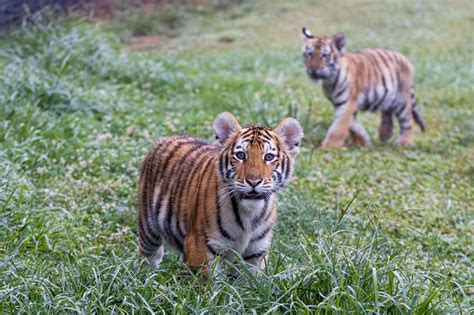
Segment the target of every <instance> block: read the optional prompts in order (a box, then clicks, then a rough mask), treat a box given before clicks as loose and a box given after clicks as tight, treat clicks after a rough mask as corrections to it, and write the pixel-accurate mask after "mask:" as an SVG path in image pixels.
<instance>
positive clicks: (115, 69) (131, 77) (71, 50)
mask: <svg viewBox="0 0 474 315" xmlns="http://www.w3.org/2000/svg"><path fill="white" fill-rule="evenodd" d="M119 43H120V41H119V39H118V37H116V36H114V35H111V34H107V33H105V32H103V31H101V30H100V29H99V28H98V27H97V26H95V25H93V24H89V23H84V21H81V20H79V21H77V20H76V21H66V22H63V23H57V21H54V20H53V19H52V18H49V17H48V15H47V14H43V15H39V18H37V19H35V21H34V22H33V23H24V24H23V25H22V27H20V28H18V29H15V30H14V31H12V33H10V34H8V35H7V38H6V39H5V40H3V41H2V44H3V45H2V47H1V50H0V61H1V68H0V89H1V90H0V103H1V104H2V108H3V109H4V110H5V109H6V110H10V111H11V110H12V109H13V107H14V105H13V104H15V103H17V101H19V102H22V103H30V104H32V105H34V106H37V107H39V108H41V109H45V110H53V111H56V112H61V111H67V110H88V111H97V112H103V111H105V110H108V109H109V110H110V108H111V106H116V104H113V101H116V99H114V97H115V95H114V90H113V89H110V90H108V89H107V88H108V82H109V81H112V83H124V84H128V83H131V82H133V83H135V84H137V85H139V84H142V85H143V84H146V83H149V84H154V85H156V86H162V85H163V84H165V83H166V82H168V81H173V80H174V76H172V75H170V73H168V71H167V69H166V68H165V66H164V64H163V63H160V62H147V61H146V60H142V59H137V58H130V57H128V56H127V55H126V54H123V53H121V52H120V49H119V48H120V46H119ZM104 93H107V94H108V95H107V97H105V96H104Z"/></svg>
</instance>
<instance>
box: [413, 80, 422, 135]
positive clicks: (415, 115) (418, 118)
mask: <svg viewBox="0 0 474 315" xmlns="http://www.w3.org/2000/svg"><path fill="white" fill-rule="evenodd" d="M411 112H412V114H413V119H414V120H415V122H416V124H417V125H418V126H420V129H421V131H423V132H425V122H424V120H423V118H421V115H420V112H419V111H418V109H417V108H416V97H415V93H414V91H413V87H412V88H411Z"/></svg>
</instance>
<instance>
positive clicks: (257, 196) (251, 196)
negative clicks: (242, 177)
mask: <svg viewBox="0 0 474 315" xmlns="http://www.w3.org/2000/svg"><path fill="white" fill-rule="evenodd" d="M263 198H264V194H262V193H259V192H256V191H251V192H248V193H244V194H243V195H242V199H252V200H260V199H263Z"/></svg>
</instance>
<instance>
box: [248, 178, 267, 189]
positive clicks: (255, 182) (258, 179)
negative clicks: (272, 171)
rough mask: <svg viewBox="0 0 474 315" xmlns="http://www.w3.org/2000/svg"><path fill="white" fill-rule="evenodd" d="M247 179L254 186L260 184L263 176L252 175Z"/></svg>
mask: <svg viewBox="0 0 474 315" xmlns="http://www.w3.org/2000/svg"><path fill="white" fill-rule="evenodd" d="M245 181H246V182H247V183H248V184H249V185H250V186H252V187H257V186H258V184H260V183H261V182H262V181H263V179H261V178H254V177H251V178H246V179H245Z"/></svg>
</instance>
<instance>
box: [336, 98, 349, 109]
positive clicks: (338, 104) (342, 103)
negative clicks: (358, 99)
mask: <svg viewBox="0 0 474 315" xmlns="http://www.w3.org/2000/svg"><path fill="white" fill-rule="evenodd" d="M345 103H347V99H346V100H343V101H342V102H339V103H335V104H334V107H335V108H338V107H339V106H341V105H344V104H345Z"/></svg>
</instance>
